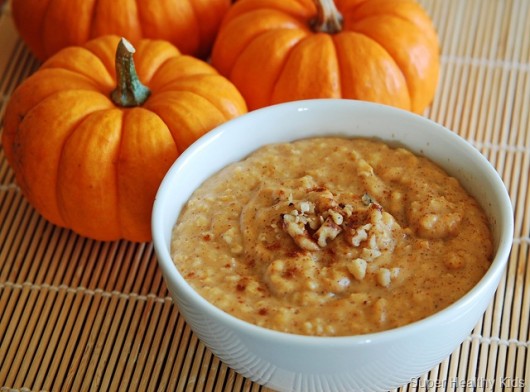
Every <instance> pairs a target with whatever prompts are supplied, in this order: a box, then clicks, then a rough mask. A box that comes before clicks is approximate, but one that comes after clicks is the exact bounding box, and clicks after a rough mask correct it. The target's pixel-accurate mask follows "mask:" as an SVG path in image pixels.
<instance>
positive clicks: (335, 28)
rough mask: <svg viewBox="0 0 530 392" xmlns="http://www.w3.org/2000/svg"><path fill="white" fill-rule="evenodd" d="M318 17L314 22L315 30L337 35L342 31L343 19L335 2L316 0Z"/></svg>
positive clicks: (331, 0)
mask: <svg viewBox="0 0 530 392" xmlns="http://www.w3.org/2000/svg"><path fill="white" fill-rule="evenodd" d="M314 2H315V5H316V6H317V16H316V18H315V19H314V20H313V21H312V27H313V30H315V31H317V32H320V33H328V34H335V33H339V32H341V31H342V24H343V18H342V14H341V13H340V12H339V10H338V9H337V6H336V5H335V2H334V1H333V0H314Z"/></svg>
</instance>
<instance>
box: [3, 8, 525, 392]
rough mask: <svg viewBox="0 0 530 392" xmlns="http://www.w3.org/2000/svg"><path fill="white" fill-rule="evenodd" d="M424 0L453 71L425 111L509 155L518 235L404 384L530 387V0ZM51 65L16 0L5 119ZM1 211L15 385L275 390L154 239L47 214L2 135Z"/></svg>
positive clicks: (498, 163) (505, 166)
mask: <svg viewBox="0 0 530 392" xmlns="http://www.w3.org/2000/svg"><path fill="white" fill-rule="evenodd" d="M2 3H3V2H2V1H1V0H0V8H1V7H2ZM421 3H422V4H423V5H424V6H425V8H426V10H427V11H428V13H429V14H430V15H431V17H432V18H433V20H434V22H435V24H436V26H437V29H438V33H439V36H440V41H441V44H442V74H441V80H440V84H439V87H438V91H437V95H436V97H435V100H434V103H433V105H432V107H431V108H429V109H428V111H427V112H426V113H425V115H426V116H427V117H429V118H431V119H433V120H434V121H437V122H439V123H441V124H443V125H445V126H447V127H449V128H451V129H453V130H454V131H455V132H457V133H459V134H460V135H462V136H463V137H465V138H466V139H468V140H469V141H470V142H472V143H473V144H474V145H475V146H476V147H477V148H478V149H479V150H480V151H481V152H482V153H483V154H484V155H485V156H486V157H487V158H488V159H489V160H490V161H491V162H492V164H493V165H494V166H495V167H496V169H497V170H498V172H499V173H500V175H501V176H502V178H503V179H504V181H505V184H506V186H507V188H508V190H509V193H510V195H511V199H512V202H513V205H514V208H515V241H514V245H513V249H512V253H511V257H510V260H509V265H508V269H507V272H506V274H505V277H504V279H503V280H502V282H501V285H500V287H499V289H498V291H497V294H496V296H495V299H494V301H493V302H492V303H491V305H490V306H489V308H488V310H487V311H486V313H485V315H484V317H483V318H482V320H481V321H480V323H479V324H478V325H477V326H476V327H475V329H474V330H473V331H472V332H471V333H470V335H469V337H468V338H467V339H466V340H465V341H464V343H463V344H462V345H461V346H460V347H459V348H458V349H457V350H456V351H455V352H454V353H453V354H452V355H451V356H450V357H449V358H447V359H446V360H445V361H443V362H442V363H441V364H440V365H439V366H437V367H435V368H434V369H432V370H431V371H430V372H428V373H427V374H425V375H424V376H422V377H420V378H419V379H417V380H411V383H410V384H409V385H407V386H404V387H403V388H401V389H400V391H425V390H429V391H431V390H436V391H453V390H476V391H489V390H515V391H522V390H530V354H529V352H530V350H529V317H530V266H529V260H530V256H529V246H530V192H529V172H530V109H529V107H530V0H505V1H502V0H422V1H421ZM38 65H39V64H38V62H37V61H36V60H35V59H34V58H33V57H32V56H31V55H30V54H29V52H28V51H27V49H26V48H25V46H24V44H23V43H22V42H21V40H20V39H19V38H18V36H17V33H16V31H15V29H14V26H13V23H12V20H11V15H10V11H9V8H8V7H7V6H5V4H4V6H3V9H2V13H1V15H0V92H1V93H0V119H2V118H3V116H4V111H5V107H6V103H7V100H8V99H9V96H10V94H11V93H12V92H13V90H14V88H15V87H16V86H17V84H18V83H20V82H21V81H22V80H23V79H24V78H25V77H27V76H28V75H29V74H31V73H32V72H33V71H35V70H36V68H37V67H38ZM0 132H1V131H0ZM0 225H1V226H0V390H1V391H12V390H25V391H27V390H31V391H37V390H45V391H70V390H71V391H84V390H102V391H107V390H112V391H114V390H126V391H136V390H137V391H158V390H160V391H162V390H169V391H175V390H177V391H266V390H267V389H266V388H263V387H260V386H259V385H256V384H253V383H252V382H250V381H248V380H246V379H244V378H243V377H241V376H239V375H237V374H236V373H234V372H233V371H232V370H230V369H228V368H227V367H226V366H224V365H223V364H222V363H220V361H219V360H218V359H217V358H215V357H214V356H213V355H212V354H211V353H210V352H209V351H208V350H207V349H205V348H204V346H203V345H202V344H201V343H200V342H198V340H197V338H196V337H195V335H194V334H193V333H191V332H190V330H189V328H188V327H187V326H186V324H185V322H184V320H183V319H182V317H180V316H179V313H178V309H177V308H176V306H175V305H173V303H172V301H171V299H170V298H169V295H168V292H167V290H166V287H165V285H164V282H163V279H162V276H161V273H160V271H159V270H158V267H157V263H156V258H155V255H154V252H153V247H152V244H150V243H146V244H133V243H128V242H125V241H119V242H112V243H103V242H97V241H92V240H88V239H85V238H81V237H79V236H77V235H75V234H73V233H72V232H70V231H68V230H63V229H59V228H57V227H55V226H53V225H51V224H50V223H47V222H46V221H45V220H43V219H42V218H41V217H40V216H39V215H38V214H37V213H36V212H35V211H34V210H33V209H32V208H31V207H30V206H29V205H28V203H27V202H26V201H25V199H24V198H23V197H22V195H21V192H20V189H19V188H18V187H17V185H16V184H15V182H14V175H13V172H12V170H11V169H10V168H9V167H8V165H7V163H6V160H5V157H4V152H3V149H2V148H0Z"/></svg>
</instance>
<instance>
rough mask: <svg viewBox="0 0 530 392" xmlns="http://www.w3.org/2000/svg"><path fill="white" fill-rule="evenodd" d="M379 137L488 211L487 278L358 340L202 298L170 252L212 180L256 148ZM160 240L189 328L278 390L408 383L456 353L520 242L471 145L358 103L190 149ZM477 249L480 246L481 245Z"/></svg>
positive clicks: (156, 236) (258, 124) (242, 126)
mask: <svg viewBox="0 0 530 392" xmlns="http://www.w3.org/2000/svg"><path fill="white" fill-rule="evenodd" d="M322 135H342V136H346V137H348V136H367V137H374V136H375V137H377V138H380V139H382V140H384V141H386V142H388V143H399V144H401V145H403V146H405V147H407V148H408V149H410V150H412V151H414V152H416V153H418V154H422V155H425V156H427V157H429V158H430V159H432V160H433V161H435V162H437V163H438V164H439V165H441V166H442V167H443V168H445V170H446V171H447V172H449V173H450V174H452V175H453V176H455V177H456V178H458V179H459V180H460V181H461V183H462V184H463V185H464V186H465V188H466V189H467V190H468V192H470V193H471V194H472V195H474V196H475V197H476V198H477V199H478V200H479V202H480V204H481V205H482V207H483V208H484V209H485V211H486V213H487V215H488V217H489V220H490V222H491V225H492V227H493V234H494V241H495V259H494V260H493V263H492V265H491V267H490V269H489V270H488V272H487V273H486V275H485V276H484V277H483V279H482V280H481V281H480V282H479V283H478V284H477V285H476V286H475V287H474V288H473V289H472V290H471V291H470V292H469V293H468V294H467V295H465V296H464V297H463V298H461V299H460V300H459V301H457V302H456V303H454V304H453V305H451V306H449V307H448V308H446V309H444V310H442V311H440V312H439V313H437V314H435V315H433V316H431V317H428V318H426V319H423V320H421V321H418V322H415V323H413V324H410V325H407V326H404V327H400V328H396V329H393V330H389V331H385V332H379V333H374V334H369V335H360V336H351V337H309V336H298V335H291V334H286V333H281V332H276V331H272V330H268V329H264V328H261V327H257V326H254V325H251V324H249V323H247V322H244V321H241V320H239V319H236V318H234V317H233V316H230V315H228V314H227V313H225V312H223V311H221V310H219V309H218V308H216V307H215V306H213V305H211V304H210V303H209V302H207V301H206V300H204V299H203V298H202V297H201V296H199V295H198V294H197V293H196V292H195V291H194V290H193V289H192V288H191V287H190V286H189V285H188V283H187V282H186V281H185V280H184V279H183V277H182V276H181V275H180V274H179V271H178V270H177V268H176V267H175V265H174V264H173V262H172V259H171V256H170V238H171V231H172V228H173V226H174V224H175V222H176V220H177V217H178V215H179V213H180V210H181V208H182V206H183V205H184V204H185V203H186V201H187V199H188V198H189V197H190V195H191V194H192V192H193V191H194V190H195V188H197V187H198V186H199V185H200V184H201V183H202V182H203V181H204V180H205V179H206V178H207V177H209V176H211V175H212V174H214V173H215V172H217V171H218V170H219V169H221V168H222V167H224V166H226V165H227V164H228V163H231V162H234V161H238V160H240V159H242V158H244V157H245V156H247V155H248V154H249V153H250V152H252V151H254V150H255V149H257V148H258V147H260V146H262V145H265V144H268V143H273V142H285V141H291V140H295V139H300V138H306V137H310V136H322ZM152 230H153V241H154V245H155V250H156V253H157V256H158V261H159V265H160V267H161V269H162V273H163V275H164V278H165V280H166V283H167V286H168V288H169V291H170V293H171V296H172V297H173V299H174V300H175V303H176V304H177V305H178V308H179V311H180V313H181V314H182V315H183V316H184V317H185V319H186V321H187V322H188V324H189V325H190V327H191V329H192V330H193V331H194V332H195V333H196V334H197V335H198V337H199V338H200V339H201V340H202V342H203V343H204V344H205V345H206V346H207V347H209V348H210V349H211V351H212V352H213V353H214V354H215V355H217V356H218V357H219V358H220V359H221V360H222V361H223V362H225V363H226V364H227V365H228V366H230V367H231V368H233V369H234V370H236V371H237V372H239V373H241V374H242V375H243V376H245V377H248V378H250V379H251V380H253V381H256V382H258V383H260V384H263V385H266V386H268V387H269V388H272V389H275V390H279V391H304V392H311V391H348V392H351V391H372V390H373V391H386V390H389V389H392V388H395V387H399V386H401V385H403V384H406V383H408V382H409V381H411V380H412V379H414V378H415V377H418V376H420V375H422V374H424V373H425V372H427V371H428V370H430V369H431V368H432V367H434V366H435V365H437V364H438V363H439V362H441V361H442V360H443V359H445V358H446V357H447V356H449V355H450V354H451V352H452V351H453V350H454V349H455V348H456V347H458V345H459V344H460V343H461V342H462V341H463V340H464V339H465V338H466V336H468V335H469V333H470V332H471V330H472V329H473V327H474V326H475V325H476V324H477V322H478V321H479V320H480V318H481V316H482V315H483V313H484V311H485V309H486V307H487V306H488V304H489V303H490V301H491V300H492V297H493V295H494V293H495V290H496V288H497V286H498V284H499V280H500V278H501V276H502V274H503V272H504V269H505V266H506V263H507V259H508V255H509V252H510V248H511V244H512V236H513V217H512V208H511V203H510V198H509V196H508V194H507V192H506V189H505V187H504V184H503V182H502V181H501V179H500V177H499V176H498V174H497V172H496V171H495V169H494V168H493V167H492V166H491V165H490V163H489V162H488V161H487V160H486V159H485V158H484V157H483V155H481V154H480V153H479V152H478V151H477V150H476V149H475V148H474V147H472V146H471V145H470V144H469V143H468V142H466V141H465V140H464V139H463V138H461V137H459V136H458V135H456V134H455V133H453V132H451V131H449V130H448V129H446V128H444V127H442V126H440V125H438V124H436V123H434V122H432V121H430V120H428V119H426V118H424V117H421V116H418V115H414V114H411V113H409V112H406V111H401V110H398V109H394V108H391V107H387V106H383V105H378V104H373V103H366V102H359V101H351V100H308V101H298V102H290V103H285V104H280V105H276V106H271V107H267V108H264V109H260V110H257V111H253V112H251V113H249V114H246V115H244V116H241V117H239V118H236V119H234V120H231V121H229V122H227V123H225V124H223V125H221V126H220V127H218V128H217V129H215V130H213V131H212V132H210V133H208V134H207V135H205V136H204V137H202V138H201V139H200V140H198V141H197V142H196V143H195V144H193V145H192V146H191V147H190V148H189V149H188V150H186V151H185V152H184V153H183V154H182V155H181V156H180V157H179V159H178V160H177V161H176V162H175V164H174V165H173V166H172V167H171V169H170V170H169V172H168V173H167V175H166V177H165V178H164V180H163V182H162V184H161V186H160V189H159V191H158V194H157V197H156V200H155V203H154V208H153V217H152ZM477 246H480V245H479V244H477Z"/></svg>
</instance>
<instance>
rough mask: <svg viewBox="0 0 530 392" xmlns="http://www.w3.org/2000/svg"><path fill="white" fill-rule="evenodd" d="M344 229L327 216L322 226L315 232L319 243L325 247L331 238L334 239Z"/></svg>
mask: <svg viewBox="0 0 530 392" xmlns="http://www.w3.org/2000/svg"><path fill="white" fill-rule="evenodd" d="M341 231H342V229H341V227H340V226H339V225H337V224H336V223H335V222H334V221H333V219H331V218H330V217H329V216H328V217H327V218H326V220H325V221H324V223H323V224H322V226H320V227H319V229H318V230H317V231H316V232H315V235H314V237H315V238H316V240H317V244H318V245H319V246H320V247H321V248H324V247H325V246H326V245H327V244H328V241H329V240H331V241H332V240H334V239H335V238H336V237H337V236H338V235H339V234H340V232H341Z"/></svg>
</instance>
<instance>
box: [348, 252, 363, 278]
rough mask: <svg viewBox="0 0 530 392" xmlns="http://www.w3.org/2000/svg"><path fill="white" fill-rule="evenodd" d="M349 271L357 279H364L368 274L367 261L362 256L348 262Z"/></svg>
mask: <svg viewBox="0 0 530 392" xmlns="http://www.w3.org/2000/svg"><path fill="white" fill-rule="evenodd" d="M348 271H350V273H351V274H352V275H353V277H354V278H355V279H357V280H359V281H360V280H363V279H364V277H365V276H366V261H365V260H363V259H360V258H357V259H355V260H353V261H352V262H351V263H350V264H348Z"/></svg>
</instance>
